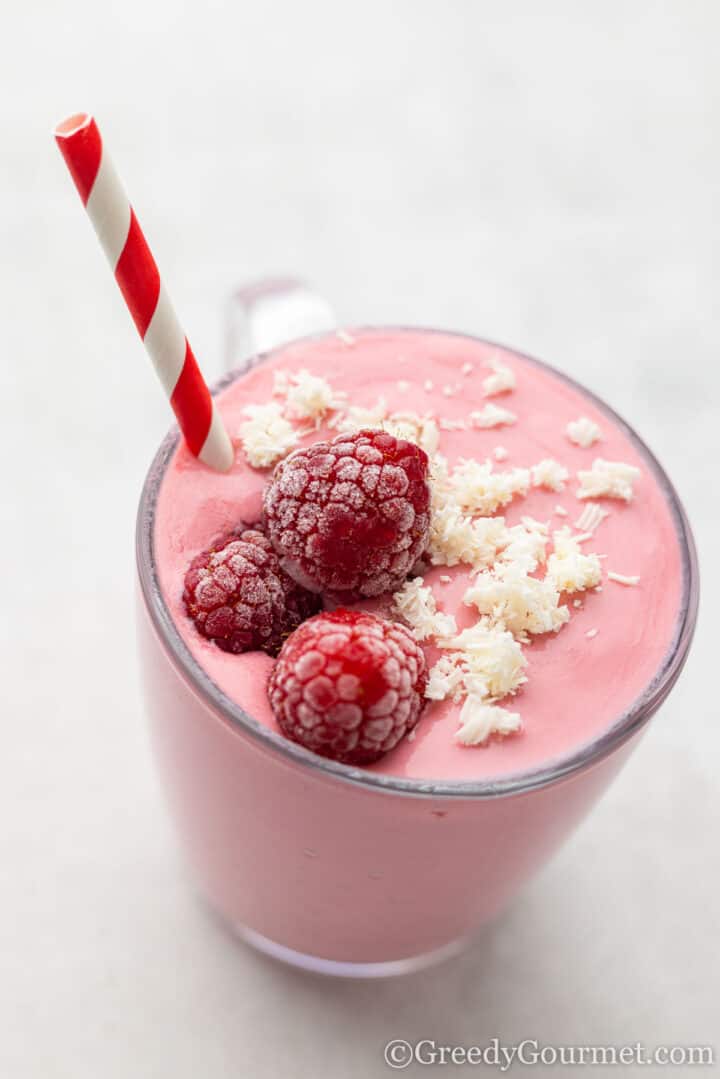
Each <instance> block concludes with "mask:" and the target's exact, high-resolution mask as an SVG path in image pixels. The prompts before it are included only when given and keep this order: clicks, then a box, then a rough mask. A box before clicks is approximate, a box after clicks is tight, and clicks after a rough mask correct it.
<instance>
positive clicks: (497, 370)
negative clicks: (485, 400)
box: [482, 358, 516, 397]
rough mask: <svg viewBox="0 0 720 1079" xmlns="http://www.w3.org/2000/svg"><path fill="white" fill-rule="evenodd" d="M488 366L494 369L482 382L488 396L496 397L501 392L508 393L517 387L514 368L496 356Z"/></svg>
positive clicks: (484, 391)
mask: <svg viewBox="0 0 720 1079" xmlns="http://www.w3.org/2000/svg"><path fill="white" fill-rule="evenodd" d="M486 366H487V367H489V368H490V370H491V371H492V374H491V375H488V376H487V377H486V378H484V379H483V382H482V386H483V393H484V394H485V396H486V397H495V396H496V395H497V394H499V393H508V392H509V391H510V390H514V389H515V386H516V380H515V372H514V371H513V370H512V368H510V367H508V366H507V365H506V364H504V363H502V362H501V361H500V360H498V359H496V358H493V359H491V360H489V361H488V363H487V365H486Z"/></svg>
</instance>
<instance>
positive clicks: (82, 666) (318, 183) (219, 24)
mask: <svg viewBox="0 0 720 1079" xmlns="http://www.w3.org/2000/svg"><path fill="white" fill-rule="evenodd" d="M719 33H720V8H719V7H718V5H717V4H715V3H713V2H712V0H708V2H706V3H703V2H698V0H684V2H682V0H675V2H674V3H659V2H657V3H656V2H651V0H646V2H644V3H643V2H633V0H631V2H629V3H620V2H613V0H611V2H606V3H602V4H600V3H590V2H583V3H573V2H570V0H567V2H565V3H562V2H552V3H533V2H532V0H527V2H525V3H518V2H510V3H497V2H495V3H489V2H471V0H467V2H462V0H444V2H437V3H432V2H430V0H427V2H426V0H414V2H413V0H405V2H389V0H384V2H382V0H363V2H362V3H356V4H352V5H350V4H343V3H340V2H336V3H331V2H330V0H327V2H322V3H313V2H312V0H310V2H306V3H297V2H296V3H292V2H291V0H284V2H276V3H272V2H271V3H262V2H255V3H249V2H247V0H236V2H235V3H233V4H227V5H222V4H218V3H214V2H205V3H197V4H193V5H188V4H184V3H181V2H179V0H173V2H170V0H163V2H161V3H152V2H146V3H142V4H141V3H134V2H124V3H122V4H113V5H105V4H98V3H92V4H91V3H89V2H88V0H80V2H77V3H63V4H58V3H50V2H47V3H45V4H42V3H38V2H30V3H26V4H22V5H21V4H20V3H19V2H17V3H14V4H10V3H9V2H8V0H4V2H3V5H2V32H0V79H1V80H2V87H3V92H2V94H0V122H1V130H2V138H1V140H0V185H1V188H0V189H1V193H2V202H1V203H0V250H1V251H2V261H1V266H0V275H1V276H0V311H1V312H2V326H1V330H2V338H1V340H2V358H1V360H0V378H1V379H2V383H1V385H0V441H1V457H0V462H1V464H0V469H1V470H2V494H1V496H0V518H1V524H2V528H1V534H2V543H3V553H2V558H1V560H0V570H1V572H2V581H1V583H0V622H1V626H2V634H3V636H2V656H3V670H2V677H1V682H0V694H1V696H2V744H1V747H0V874H1V876H2V879H1V880H0V1028H1V1029H0V1074H2V1075H3V1076H8V1077H12V1079H29V1077H32V1079H55V1077H61V1076H62V1077H73V1079H77V1077H80V1079H96V1077H99V1076H102V1077H103V1079H131V1077H132V1079H145V1077H153V1079H155V1077H162V1079H164V1077H165V1076H168V1077H172V1079H197V1077H203V1079H235V1077H239V1076H245V1075H251V1076H258V1077H260V1079H263V1077H265V1076H268V1077H269V1076H276V1075H278V1076H280V1075H282V1076H285V1075H287V1076H312V1077H321V1079H324V1077H325V1076H328V1077H330V1076H333V1077H335V1076H341V1075H342V1076H344V1075H347V1076H351V1077H355V1076H357V1077H360V1076H363V1077H365V1076H374V1075H383V1074H386V1070H385V1068H384V1066H383V1064H382V1062H381V1051H382V1047H383V1045H384V1043H385V1042H386V1041H387V1040H388V1039H389V1038H390V1037H406V1038H408V1039H410V1040H411V1041H412V1040H415V1039H416V1038H419V1037H421V1036H425V1037H431V1038H435V1039H437V1040H439V1041H442V1042H448V1043H451V1044H452V1043H455V1042H458V1043H465V1044H472V1043H483V1042H484V1041H486V1040H488V1039H489V1038H491V1037H493V1036H495V1035H497V1036H499V1037H500V1038H503V1039H505V1040H506V1041H508V1042H513V1041H518V1040H521V1039H522V1038H530V1037H537V1038H539V1039H541V1040H543V1041H545V1042H555V1043H565V1044H567V1043H575V1042H580V1043H582V1042H593V1043H606V1042H607V1043H615V1044H621V1043H624V1042H634V1041H637V1040H640V1041H643V1042H645V1043H647V1044H648V1045H653V1044H655V1043H666V1044H672V1043H681V1044H704V1043H707V1042H712V1041H717V1042H718V1043H719V1045H718V1047H719V1048H720V1036H719V1035H718V1028H717V994H718V990H719V989H720V986H719V984H718V972H717V967H718V956H717V942H718V910H719V909H720V904H719V902H718V886H719V884H720V877H719V875H718V863H717V835H718V832H717V829H718V812H717V808H718V801H717V796H716V792H717V786H718V778H717V777H718V757H717V749H718V741H719V738H718V718H719V717H718V709H717V703H716V702H717V667H718V659H717V655H716V648H717V641H718V637H717V630H716V628H715V623H716V612H717V606H718V601H720V574H719V572H718V568H717V566H718V557H717V552H718V545H719V544H720V530H719V528H718V525H719V523H720V521H719V510H718V505H719V500H718V489H717V479H716V475H717V467H716V466H717V459H718V452H719V451H720V434H719V428H720V414H719V409H718V395H719V394H720V374H719V371H720V366H719V360H718V331H717V311H718V285H719V276H720V275H719V274H718V255H717V251H718V249H719V248H720V227H719V226H718V213H717V192H718V187H719V185H720V153H719V151H718V141H717V139H718V130H719V122H720V108H719V101H718V95H719V94H720V74H719V73H718V71H719V69H718V65H717V41H718V34H719ZM83 108H87V109H90V110H93V111H94V112H95V113H96V115H97V116H98V118H99V120H100V122H101V124H102V127H103V130H104V134H105V137H106V140H107V142H108V143H109V145H110V146H111V148H112V151H113V153H114V156H115V158H116V161H117V162H118V164H119V166H120V169H121V172H122V174H123V175H124V177H125V180H126V183H127V186H128V188H129V191H130V192H131V196H132V198H133V200H134V202H135V205H136V208H137V210H138V214H139V217H140V220H141V222H142V223H143V225H144V227H145V229H146V232H147V234H148V236H149V238H150V241H151V244H152V245H153V247H154V248H155V250H156V253H157V255H158V258H159V262H160V266H161V271H162V272H163V274H164V276H165V279H166V281H167V282H168V283H169V286H170V289H171V292H172V294H173V296H174V297H175V300H176V303H177V306H178V308H179V309H180V311H181V314H182V317H183V320H184V322H185V325H186V328H187V330H188V334H189V336H190V339H191V341H192V342H193V344H194V347H195V350H196V352H197V354H198V356H199V357H200V359H201V361H202V363H203V365H204V367H205V368H206V370H207V372H208V374H209V375H214V374H215V373H217V372H218V371H219V370H220V367H221V330H220V312H221V306H222V301H223V299H224V297H225V296H226V294H227V293H228V292H229V290H230V289H231V288H232V286H233V285H235V284H237V283H238V282H242V281H245V280H247V279H249V278H254V277H258V276H262V275H263V274H267V273H270V272H276V271H289V272H295V273H299V274H302V275H304V276H305V277H306V278H307V279H308V280H310V281H312V282H313V283H315V284H316V285H317V286H318V288H319V289H320V290H321V291H323V292H324V293H325V294H327V296H328V297H329V298H330V299H331V300H332V302H333V303H334V304H335V306H336V308H337V310H338V312H339V314H340V316H341V318H342V319H344V320H346V321H350V322H352V321H356V320H357V321H383V320H384V321H391V322H416V323H425V324H434V325H437V326H447V327H453V328H458V329H462V330H468V331H474V332H478V333H481V334H483V335H486V336H488V337H491V338H495V339H498V340H501V341H505V342H509V343H512V344H514V345H516V346H518V347H520V348H524V349H526V350H528V351H530V352H532V353H535V354H536V355H539V356H541V357H543V358H545V359H547V360H549V361H550V362H552V363H554V364H556V365H558V366H560V367H562V368H564V369H565V370H567V371H569V372H571V373H572V374H573V375H574V376H576V377H577V378H579V379H580V380H581V381H584V382H585V383H586V384H588V385H589V386H591V387H592V388H593V389H595V390H597V391H598V392H600V393H601V394H602V395H603V396H605V397H606V398H607V400H608V401H609V402H610V403H611V404H612V405H614V406H615V407H616V408H618V409H619V410H620V412H621V413H623V414H625V415H627V416H628V417H629V418H630V419H631V420H632V422H633V423H634V424H635V425H636V427H637V428H638V430H639V431H640V432H641V433H642V434H643V435H644V436H645V437H646V439H647V441H648V442H649V443H650V445H651V446H652V447H653V448H654V449H655V450H656V451H657V453H658V454H659V456H660V457H661V459H662V460H663V462H664V463H665V465H666V467H667V468H668V470H669V472H670V474H671V476H672V477H673V478H674V480H675V481H676V483H677V486H678V488H679V490H680V492H681V494H682V496H683V498H684V500H685V501H686V504H687V507H688V510H689V513H690V516H691V519H692V522H693V524H694V527H695V529H696V532H697V536H698V539H699V544H700V549H701V556H704V558H703V571H704V580H703V585H704V619H703V620H702V621H701V626H700V631H699V634H698V638H697V641H696V645H695V649H694V653H693V655H692V657H691V660H690V662H689V664H688V667H687V670H686V673H685V675H684V677H683V679H682V681H681V683H680V685H679V686H678V688H677V689H676V691H675V692H674V694H673V696H672V698H671V700H670V702H669V703H668V705H667V706H666V707H665V708H664V709H663V711H662V713H661V714H660V716H659V717H658V718H657V720H656V721H655V722H654V724H653V726H652V729H651V731H650V733H649V734H648V736H647V737H646V739H645V740H644V742H643V744H642V745H641V746H640V748H639V750H638V752H637V754H636V756H635V758H634V759H633V760H632V761H631V762H630V764H629V765H628V767H627V768H626V769H625V771H624V772H623V774H622V775H621V776H620V778H619V779H618V781H617V782H616V784H615V786H614V788H613V789H612V791H611V792H610V793H609V795H608V796H607V797H606V798H605V800H604V801H603V802H602V803H601V805H600V806H599V807H598V808H597V810H596V811H595V812H594V815H593V816H592V818H591V819H590V820H589V821H588V822H587V823H586V824H585V825H584V827H583V828H582V829H581V830H580V832H579V833H578V834H577V835H576V836H575V838H574V839H573V840H572V842H570V843H569V844H568V846H567V847H566V848H565V849H564V850H563V852H562V853H561V854H560V855H559V857H557V858H556V860H555V861H554V862H553V864H552V865H551V866H549V867H548V868H547V870H546V871H545V872H544V873H543V874H542V875H541V876H540V877H539V878H538V879H537V880H536V881H535V882H534V883H533V884H532V886H531V887H530V888H529V889H528V890H527V891H526V893H525V894H524V895H523V896H522V897H521V898H520V899H519V900H518V901H517V903H516V904H515V906H514V908H513V909H512V910H511V911H510V912H509V913H508V914H507V916H506V917H505V918H504V919H503V920H502V921H501V922H500V923H499V924H498V925H496V926H495V927H493V928H491V929H489V930H488V931H487V932H486V933H485V934H484V936H483V937H482V939H481V940H480V941H479V943H478V944H477V946H476V947H475V948H474V949H473V950H472V951H470V952H469V953H468V954H466V955H464V956H463V957H462V958H461V959H459V960H458V961H455V962H453V963H450V964H448V965H446V966H444V967H442V968H438V969H436V970H433V971H430V972H427V973H424V974H422V975H420V976H417V977H415V978H413V979H410V980H405V981H397V982H394V983H386V984H382V985H368V984H349V983H336V982H332V981H324V980H322V979H312V978H307V977H303V976H301V975H299V974H296V973H292V972H288V971H286V970H284V969H282V968H280V967H278V966H276V965H274V964H272V963H270V962H269V961H266V960H264V959H262V958H260V957H258V956H257V955H255V954H253V953H251V952H249V951H247V950H245V949H244V948H242V947H240V946H235V945H234V944H233V943H232V942H231V940H230V939H229V938H228V937H227V936H226V935H225V934H224V932H223V931H222V930H220V929H219V928H218V927H217V926H216V925H214V924H212V923H211V922H210V921H209V919H208V918H207V917H206V916H205V914H204V912H203V911H202V910H201V909H200V907H199V906H198V905H197V904H196V902H195V900H194V898H193V894H192V890H191V888H190V886H189V884H188V882H187V881H186V879H185V878H184V875H183V872H182V869H181V865H180V859H179V857H178V853H177V850H176V847H175V844H174V839H173V836H172V834H171V830H170V827H169V824H168V821H167V819H166V815H165V809H164V806H163V803H162V799H161V796H160V793H159V791H158V788H157V785H156V781H155V777H154V773H153V768H152V764H151V761H150V759H149V753H148V746H147V743H146V735H145V729H144V723H143V717H142V710H141V705H140V701H139V695H138V688H137V680H136V670H135V656H134V645H133V612H132V573H133V551H132V539H133V515H134V509H135V504H136V500H137V497H138V493H139V490H140V485H141V482H142V479H143V474H144V471H145V469H146V467H147V464H148V462H149V459H150V457H151V454H152V452H153V450H154V448H155V446H156V444H157V442H158V441H159V439H160V436H161V435H162V434H163V432H164V430H165V429H166V427H167V425H168V422H169V412H168V409H167V405H166V403H165V401H164V399H163V395H162V393H161V391H160V389H159V387H158V386H157V385H156V383H155V380H154V376H153V374H152V372H151V370H150V366H149V363H148V362H147V361H146V359H145V356H144V354H143V351H142V348H141V346H140V344H139V342H138V340H137V339H136V335H135V330H134V328H133V326H132V325H131V322H130V320H129V318H128V315H127V313H126V311H125V309H124V307H123V304H122V301H121V299H120V296H119V293H118V291H117V289H116V288H115V286H114V284H113V281H112V278H111V277H110V275H109V273H108V270H107V267H106V265H105V264H104V262H103V260H102V256H101V254H100V251H99V249H98V247H97V244H96V241H95V238H94V236H93V234H92V231H91V229H90V226H89V224H88V222H87V221H86V219H85V217H84V214H83V212H82V209H81V206H80V204H79V201H78V199H77V195H76V194H75V191H74V190H73V188H72V186H71V183H70V181H69V178H68V176H67V175H66V172H65V169H64V166H63V164H62V162H61V159H60V157H59V154H58V153H57V151H56V149H55V147H54V144H53V142H52V139H51V137H50V132H51V128H52V126H53V124H54V122H55V121H57V120H58V119H60V118H61V117H62V116H63V115H64V114H66V113H68V112H72V111H75V110H77V109H83ZM472 857H473V851H472V850H468V858H472ZM428 1070H430V1069H418V1071H421V1072H422V1074H426V1073H427V1071H428ZM654 1071H655V1069H654V1068H646V1069H643V1074H646V1075H651V1074H653V1073H654ZM678 1071H682V1069H679V1070H678ZM406 1074H412V1069H410V1072H409V1073H406ZM566 1074H567V1071H566ZM666 1074H667V1072H666ZM706 1074H707V1073H706Z"/></svg>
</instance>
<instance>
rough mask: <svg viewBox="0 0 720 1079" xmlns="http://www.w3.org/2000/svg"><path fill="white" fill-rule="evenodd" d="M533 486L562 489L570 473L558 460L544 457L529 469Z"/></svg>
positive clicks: (551, 489) (550, 489) (553, 489)
mask: <svg viewBox="0 0 720 1079" xmlns="http://www.w3.org/2000/svg"><path fill="white" fill-rule="evenodd" d="M530 471H531V473H532V485H533V487H544V488H545V489H546V490H548V491H562V490H563V488H564V487H565V481H566V480H567V479H568V477H569V476H570V473H569V472H568V470H567V469H566V468H565V465H561V464H560V462H559V461H555V460H553V458H552V457H546V458H545V459H544V460H543V461H539V462H538V463H537V464H536V465H533V466H532V468H531V469H530Z"/></svg>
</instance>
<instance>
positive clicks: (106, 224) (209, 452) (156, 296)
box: [55, 113, 234, 472]
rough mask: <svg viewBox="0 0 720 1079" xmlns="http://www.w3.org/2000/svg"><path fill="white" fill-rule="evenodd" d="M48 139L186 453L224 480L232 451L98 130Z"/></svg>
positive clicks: (85, 123)
mask: <svg viewBox="0 0 720 1079" xmlns="http://www.w3.org/2000/svg"><path fill="white" fill-rule="evenodd" d="M55 139H56V141H57V144H58V146H59V147H60V152H61V153H62V155H63V157H64V158H65V163H66V164H67V167H68V169H69V170H70V174H71V176H72V178H73V180H74V181H75V186H76V187H77V189H78V192H79V194H80V198H81V199H82V201H83V204H84V206H85V209H86V210H87V212H88V216H89V217H90V220H91V221H92V223H93V226H94V228H95V232H96V233H97V236H98V239H99V240H100V243H101V245H102V248H103V250H104V252H105V254H106V255H107V258H108V262H109V263H110V265H111V267H112V269H113V272H114V274H115V280H116V281H117V283H118V285H119V286H120V291H121V292H122V294H123V296H124V297H125V303H126V304H127V305H128V308H129V310H130V314H131V315H132V317H133V320H134V322H135V325H136V326H137V328H138V333H139V334H140V336H141V337H142V339H143V341H144V343H145V347H146V349H147V350H148V353H149V354H150V358H151V360H152V361H153V364H154V365H155V370H156V371H157V373H158V375H159V377H160V381H161V382H162V384H163V386H164V388H165V392H166V393H167V395H168V397H169V398H170V404H171V405H172V407H173V410H174V412H175V415H176V416H177V421H178V423H179V425H180V430H181V431H182V433H183V435H184V436H185V441H186V443H187V445H188V447H189V449H190V450H191V451H192V453H194V454H195V456H196V457H198V458H199V459H200V460H201V461H202V462H203V463H204V464H206V465H208V466H209V467H210V468H214V469H216V470H217V471H218V472H227V470H228V469H229V468H230V466H231V465H232V462H233V456H234V455H233V448H232V443H231V442H230V439H229V437H228V433H227V431H226V430H225V427H224V425H223V422H222V419H221V417H220V413H219V412H218V409H217V405H216V404H215V402H214V401H213V399H212V397H211V396H210V391H209V390H208V388H207V384H206V382H205V380H204V378H203V376H202V374H201V373H200V368H199V367H198V365H197V360H196V359H195V356H194V355H193V351H192V349H191V348H190V345H189V343H188V339H187V337H186V336H185V333H184V331H183V329H182V327H181V326H180V323H179V322H178V318H177V315H176V314H175V309H174V308H173V305H172V303H171V302H170V297H169V296H168V294H167V292H166V290H165V286H164V285H163V284H162V282H161V281H160V274H159V273H158V268H157V265H156V264H155V259H154V258H153V257H152V254H151V253H150V248H149V247H148V245H147V242H146V240H145V237H144V236H143V233H142V230H141V228H140V225H139V224H138V221H137V218H136V217H135V213H134V211H133V208H132V206H131V205H130V203H129V201H128V197H127V195H126V194H125V190H124V188H123V185H122V183H121V182H120V179H119V177H118V175H117V173H116V172H115V169H114V167H113V164H112V161H111V159H110V157H109V156H108V153H107V150H106V149H105V147H104V146H103V141H102V138H101V136H100V132H99V130H98V127H97V124H96V123H95V121H94V119H93V118H92V116H88V115H87V114H86V113H78V114H77V115H75V116H70V117H68V119H67V120H63V121H62V123H60V124H58V126H57V127H56V128H55Z"/></svg>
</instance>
